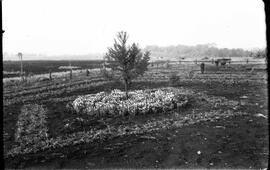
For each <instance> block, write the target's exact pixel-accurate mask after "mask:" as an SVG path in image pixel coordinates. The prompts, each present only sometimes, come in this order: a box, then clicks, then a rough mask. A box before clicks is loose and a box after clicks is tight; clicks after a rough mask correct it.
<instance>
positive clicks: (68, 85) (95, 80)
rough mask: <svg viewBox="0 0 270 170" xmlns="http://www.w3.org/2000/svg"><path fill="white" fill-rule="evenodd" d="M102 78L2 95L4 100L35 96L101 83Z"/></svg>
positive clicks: (44, 86)
mask: <svg viewBox="0 0 270 170" xmlns="http://www.w3.org/2000/svg"><path fill="white" fill-rule="evenodd" d="M103 80H104V79H103V78H95V79H91V80H89V81H85V80H82V81H76V82H71V83H70V84H69V83H63V84H58V85H55V84H54V85H50V86H46V84H45V85H43V87H40V88H36V87H33V88H32V89H28V90H23V91H20V92H14V93H9V94H4V96H3V97H4V99H10V98H14V97H18V96H24V95H31V94H36V93H42V92H46V91H53V90H59V89H63V88H67V87H73V86H78V85H81V86H84V85H85V84H89V83H94V82H98V81H103Z"/></svg>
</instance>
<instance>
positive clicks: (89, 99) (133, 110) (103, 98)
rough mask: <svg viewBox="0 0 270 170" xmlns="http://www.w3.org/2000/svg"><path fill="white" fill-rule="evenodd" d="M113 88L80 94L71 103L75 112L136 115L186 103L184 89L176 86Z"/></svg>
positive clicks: (173, 107)
mask: <svg viewBox="0 0 270 170" xmlns="http://www.w3.org/2000/svg"><path fill="white" fill-rule="evenodd" d="M128 95H129V97H128V99H126V97H125V92H124V91H120V90H113V91H112V92H111V93H105V92H100V93H97V94H90V95H85V96H80V97H78V98H77V99H75V100H74V101H73V103H72V106H73V108H74V109H75V110H76V112H77V113H86V114H89V115H94V116H104V115H115V116H116V115H138V114H148V113H157V112H162V111H169V110H172V109H175V108H179V107H182V106H183V105H185V104H187V102H188V98H187V95H186V93H185V91H183V90H181V89H177V88H162V89H152V90H136V91H130V92H129V93H128Z"/></svg>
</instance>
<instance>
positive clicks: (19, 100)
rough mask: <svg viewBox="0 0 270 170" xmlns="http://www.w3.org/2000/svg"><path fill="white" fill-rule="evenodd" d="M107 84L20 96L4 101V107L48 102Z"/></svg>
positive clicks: (78, 86)
mask: <svg viewBox="0 0 270 170" xmlns="http://www.w3.org/2000/svg"><path fill="white" fill-rule="evenodd" d="M106 83H108V81H102V82H95V83H90V84H84V85H80V84H79V85H77V86H73V87H70V88H64V89H59V90H55V91H49V92H43V93H37V94H33V95H27V96H20V97H15V98H12V99H4V102H3V104H4V106H9V105H12V104H18V103H26V102H31V101H39V100H46V99H49V98H54V97H58V96H61V95H64V94H71V93H72V92H74V91H78V90H83V89H85V90H87V89H88V88H94V87H98V86H101V85H104V84H106Z"/></svg>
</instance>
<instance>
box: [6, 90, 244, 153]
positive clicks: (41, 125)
mask: <svg viewBox="0 0 270 170" xmlns="http://www.w3.org/2000/svg"><path fill="white" fill-rule="evenodd" d="M148 91H149V90H148ZM152 91H154V93H151V91H150V92H148V94H146V95H145V94H144V93H141V95H142V94H144V96H142V98H143V99H142V98H141V99H140V102H145V103H146V100H145V98H147V97H150V96H153V97H154V98H157V100H156V101H155V102H159V103H158V105H159V106H164V107H165V108H166V105H168V106H171V104H174V103H175V104H176V106H177V104H179V103H180V102H181V103H180V104H179V105H178V107H175V106H174V107H172V108H167V109H165V110H158V109H156V112H154V110H155V109H154V108H155V107H157V106H156V105H152V103H151V102H148V103H147V104H144V106H143V107H141V109H142V110H141V113H148V114H152V118H149V119H148V120H145V121H144V122H140V123H135V122H130V121H127V122H126V123H124V125H123V124H120V125H119V124H113V123H110V121H114V120H112V119H110V120H107V121H108V122H106V120H105V122H104V123H105V125H106V126H105V127H103V128H100V129H98V127H95V126H92V127H91V128H90V129H89V130H88V131H79V132H74V133H67V134H66V135H60V136H58V137H56V138H50V137H49V136H50V134H49V135H48V134H47V131H48V130H47V126H45V124H46V121H45V118H46V114H45V113H46V112H45V110H44V109H43V108H42V107H41V106H38V105H27V106H24V107H23V108H22V113H21V114H20V117H19V120H18V125H17V133H16V134H17V135H16V136H17V139H18V140H17V141H18V143H19V145H18V146H16V145H15V146H14V147H13V148H12V149H11V150H10V151H8V152H7V153H6V154H5V157H6V158H11V157H16V156H19V155H24V154H30V153H37V152H42V151H43V150H47V149H51V148H59V147H67V146H70V145H76V144H80V143H89V142H90V143H91V142H93V141H94V140H97V139H99V140H106V139H108V138H114V137H117V136H122V135H131V134H138V135H139V134H144V133H147V132H151V131H157V130H160V129H164V128H165V129H168V128H173V127H181V126H185V125H189V124H194V123H197V122H201V121H208V120H210V121H215V120H216V119H222V118H227V117H231V116H237V115H246V113H245V112H240V111H237V106H238V102H237V101H231V100H227V99H226V98H224V97H223V98H222V97H214V96H207V95H205V94H203V93H199V94H196V93H194V92H192V91H190V90H186V89H177V88H167V89H154V90H152ZM171 92H174V93H171ZM132 93H134V94H132ZM135 94H136V95H138V96H139V94H140V92H138V91H135V92H131V96H130V97H131V98H132V96H133V95H135ZM168 94H171V96H169V97H168V96H167V95H168ZM173 94H176V95H173ZM101 95H105V94H104V93H98V94H97V95H95V98H94V99H97V98H98V97H102V96H101ZM110 95H116V96H114V98H118V99H119V98H121V97H123V96H121V95H122V93H121V91H113V92H112V93H111V94H109V95H108V96H110ZM117 95H118V96H117ZM165 95H166V97H165ZM103 97H104V96H103ZM133 97H134V96H133ZM136 97H137V96H136ZM183 99H184V100H183ZM190 99H192V100H193V102H201V101H204V102H205V106H207V107H208V108H209V111H204V112H199V110H197V111H196V112H195V111H194V110H193V111H192V112H190V113H184V112H183V113H181V110H182V109H181V108H182V107H183V109H184V108H185V107H186V104H187V103H188V100H190ZM77 100H78V99H76V100H75V104H74V107H75V109H76V108H78V107H79V106H84V107H86V108H87V107H89V106H91V107H92V103H91V104H90V105H88V106H87V105H80V104H78V102H77ZM80 100H81V99H80ZM87 100H89V96H87V97H86V101H87ZM134 100H135V101H136V99H134ZM93 101H94V100H93V98H91V97H90V102H93ZM100 101H101V100H100ZM135 101H134V102H135ZM149 101H150V100H149ZM136 102H139V101H138V100H137V101H136ZM189 102H191V101H189ZM190 104H192V103H190ZM220 105H223V106H225V107H226V108H227V111H222V110H220V109H219V107H218V106H220ZM105 106H106V105H103V107H105ZM122 108H124V109H127V108H132V107H130V106H125V105H123V106H122ZM149 108H152V109H151V110H152V112H150V109H149ZM100 109H101V108H100ZM106 109H107V108H104V110H106ZM143 109H144V110H143ZM175 109H177V110H175ZM77 111H78V112H79V110H77ZM114 111H115V112H114V114H115V115H113V116H118V117H119V115H121V114H117V113H116V112H121V110H114ZM126 111H127V113H129V112H130V115H134V116H135V114H132V113H133V110H132V109H130V110H129V109H127V110H126ZM158 111H159V112H160V114H165V115H167V116H166V118H164V117H158V116H157V117H155V116H154V115H155V114H157V115H160V114H158V113H159V112H158ZM89 112H92V114H90V115H89V116H93V113H95V111H94V110H87V112H86V113H89ZM82 113H83V112H82ZM70 114H71V113H70ZM73 114H74V113H73ZM75 114H76V115H75V116H76V117H77V118H76V120H77V121H80V122H81V124H82V126H83V124H84V121H87V120H85V119H84V118H83V117H80V114H78V113H75ZM107 118H108V117H107ZM99 119H100V117H98V118H97V119H96V120H97V121H98V120H99ZM134 119H136V116H135V117H134ZM34 120H35V121H34ZM74 120H75V119H73V121H74ZM116 120H117V119H116ZM118 120H121V118H120V119H119V118H118ZM22 126H23V127H24V128H22ZM70 126H72V123H71V124H68V125H67V124H63V127H64V128H69V129H72V128H70ZM37 127H38V128H37ZM36 130H38V131H39V132H41V133H42V134H40V137H38V138H35V137H34V138H33V136H36V132H37V131H36ZM75 131H76V130H75ZM43 132H44V133H43ZM21 134H24V136H23V138H22V135H21ZM21 139H23V140H21ZM24 139H25V140H26V141H28V142H29V143H31V145H26V144H25V140H24ZM36 140H38V142H37V141H36ZM52 152H53V151H52Z"/></svg>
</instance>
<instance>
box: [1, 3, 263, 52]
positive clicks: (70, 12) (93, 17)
mask: <svg viewBox="0 0 270 170" xmlns="http://www.w3.org/2000/svg"><path fill="white" fill-rule="evenodd" d="M2 8H3V16H2V17H3V21H2V23H3V29H4V30H5V31H6V32H5V33H4V35H3V42H4V44H3V49H4V52H9V53H17V52H23V53H45V54H48V55H54V54H87V53H104V52H106V49H107V47H109V46H111V45H112V44H113V39H114V38H115V36H116V33H117V32H119V31H121V30H123V31H127V32H128V34H129V37H130V39H129V43H131V42H137V43H139V44H140V47H142V48H143V47H145V46H146V45H159V46H168V45H178V44H182V45H196V44H203V43H216V44H217V46H218V47H222V48H223V47H226V48H244V49H249V48H254V47H258V48H263V47H265V46H266V35H265V30H266V26H265V13H264V4H263V2H262V0H2Z"/></svg>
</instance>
